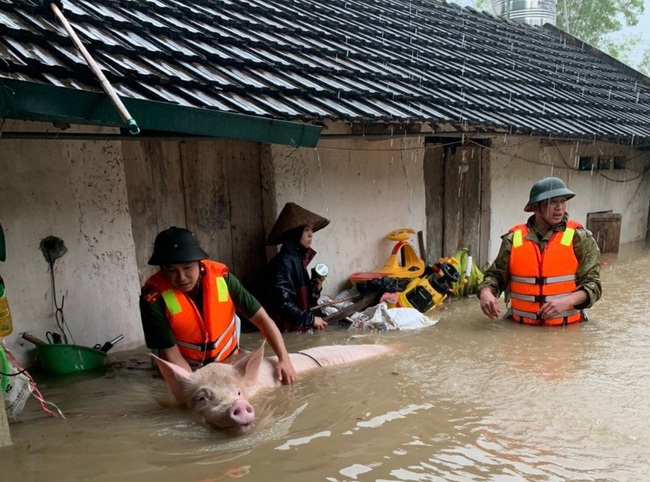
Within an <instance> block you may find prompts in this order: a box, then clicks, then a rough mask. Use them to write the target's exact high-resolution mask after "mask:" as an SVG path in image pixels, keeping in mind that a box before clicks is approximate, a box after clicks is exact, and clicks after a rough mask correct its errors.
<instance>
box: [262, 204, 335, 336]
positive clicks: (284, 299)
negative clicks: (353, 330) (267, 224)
mask: <svg viewBox="0 0 650 482" xmlns="http://www.w3.org/2000/svg"><path fill="white" fill-rule="evenodd" d="M329 223H330V221H329V220H328V219H325V218H324V217H322V216H319V215H318V214H316V213H313V212H311V211H309V210H307V209H305V208H303V207H301V206H299V205H297V204H295V203H292V202H289V203H287V204H286V205H285V206H284V208H282V211H281V212H280V215H279V216H278V219H277V221H276V222H275V224H274V225H273V228H272V229H271V233H270V234H269V236H268V238H267V241H266V244H267V245H276V244H282V246H281V248H280V251H279V252H278V254H276V255H275V256H274V257H273V258H272V259H271V261H270V262H269V265H268V267H267V273H266V275H267V277H266V287H267V289H266V292H267V303H266V305H267V308H268V309H269V311H270V314H271V317H272V318H273V319H274V320H275V322H276V323H277V324H278V326H279V327H280V329H281V330H282V331H307V330H310V329H316V330H322V329H324V328H325V327H326V326H327V322H326V321H324V320H323V318H322V317H320V316H318V315H317V314H316V313H314V311H311V310H310V308H312V307H313V306H315V305H316V302H317V301H318V297H319V296H320V292H321V290H322V283H323V281H324V279H325V277H326V276H327V272H326V268H325V271H323V270H320V272H317V271H316V269H312V272H311V277H310V276H309V274H308V272H307V266H308V265H309V263H310V262H311V261H312V260H313V259H314V257H315V256H316V251H314V250H313V249H312V247H311V244H312V240H313V235H314V233H315V232H316V231H319V230H321V229H323V228H324V227H325V226H327V225H328V224H329ZM318 266H319V268H323V267H324V265H318Z"/></svg>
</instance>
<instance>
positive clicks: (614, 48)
mask: <svg viewBox="0 0 650 482" xmlns="http://www.w3.org/2000/svg"><path fill="white" fill-rule="evenodd" d="M467 3H469V4H472V5H473V6H474V7H475V8H477V9H479V10H486V11H488V12H493V11H494V10H493V8H492V0H467V2H466V4H467ZM644 11H645V7H644V4H643V0H557V18H556V25H557V26H558V27H559V28H560V29H562V30H564V31H565V32H568V33H569V34H571V35H573V36H574V37H577V38H579V39H581V40H584V41H585V42H587V43H588V44H590V45H592V46H594V47H596V48H598V49H600V50H602V51H603V52H605V53H607V54H609V55H611V56H612V57H614V58H616V59H618V60H620V61H621V62H623V63H626V64H628V65H630V66H631V67H633V68H635V69H637V70H639V71H641V72H643V73H644V74H646V75H649V74H650V49H648V48H647V47H645V48H644V44H645V45H647V42H644V39H643V38H642V37H641V36H639V35H636V36H626V37H623V38H621V37H620V35H616V34H618V33H619V32H621V30H623V29H624V28H625V27H633V26H635V25H636V24H637V23H639V16H641V15H642V14H643V12H644ZM638 52H642V53H641V54H640V55H639V54H638ZM633 54H636V55H633Z"/></svg>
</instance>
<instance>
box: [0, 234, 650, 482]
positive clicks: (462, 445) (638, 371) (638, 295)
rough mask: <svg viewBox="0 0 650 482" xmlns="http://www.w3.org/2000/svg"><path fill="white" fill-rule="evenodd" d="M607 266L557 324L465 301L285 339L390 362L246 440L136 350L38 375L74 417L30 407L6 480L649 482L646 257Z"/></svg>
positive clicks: (316, 377)
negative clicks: (363, 350)
mask: <svg viewBox="0 0 650 482" xmlns="http://www.w3.org/2000/svg"><path fill="white" fill-rule="evenodd" d="M602 259H603V261H605V262H606V263H607V264H606V265H604V266H603V268H602V279H603V289H604V294H603V298H602V299H601V301H600V302H599V303H598V304H597V305H596V306H595V307H594V308H592V309H591V310H589V316H590V321H589V322H587V323H582V324H580V325H577V326H570V327H568V328H565V329H563V328H561V327H548V328H547V327H531V326H520V325H517V324H515V323H512V322H509V321H504V320H498V321H491V320H488V319H487V318H484V317H483V315H482V314H481V313H480V310H479V308H478V301H477V300H476V298H467V299H463V300H454V301H452V302H451V303H450V304H449V305H447V308H446V309H445V310H444V311H440V312H437V313H436V314H435V315H434V316H435V317H439V318H440V321H439V322H438V323H437V324H436V325H434V326H431V327H427V328H424V329H422V330H419V331H409V332H388V333H379V334H363V333H354V332H350V331H347V330H343V329H336V330H333V329H330V330H328V331H327V332H326V333H325V334H316V335H309V334H306V335H292V336H287V338H286V340H287V345H288V347H289V348H290V349H293V350H297V349H300V348H304V347H305V346H311V345H320V344H345V343H360V342H367V343H385V344H387V345H393V346H394V348H395V352H394V354H392V355H390V356H387V357H384V358H381V359H375V360H371V361H366V362H362V363H359V364H356V365H354V366H350V367H338V368H330V369H323V370H321V371H316V372H312V373H310V374H305V375H303V376H302V377H301V379H300V380H299V382H298V383H297V384H295V385H293V386H291V387H282V388H279V389H276V390H273V391H270V392H267V393H263V394H260V395H259V396H257V397H256V398H255V399H254V405H255V407H256V410H257V412H258V413H261V414H262V415H261V420H260V421H259V423H258V426H257V427H256V429H255V430H254V431H253V432H252V433H250V434H247V435H244V436H240V437H231V436H225V435H223V434H220V433H218V432H215V431H214V430H212V429H210V428H208V427H206V426H205V425H204V424H203V423H202V422H201V421H200V420H199V419H198V418H197V416H195V415H194V414H192V413H189V412H186V411H183V410H180V409H177V408H174V407H173V406H170V405H169V403H168V401H169V396H168V394H167V390H166V387H165V386H164V383H163V381H162V379H160V378H158V377H156V376H155V375H154V371H153V370H151V369H150V367H149V362H148V361H147V357H146V353H145V351H144V350H138V351H134V352H129V353H116V354H113V355H112V356H109V359H108V364H107V366H106V367H105V368H104V369H103V370H100V371H99V372H94V373H85V374H78V375H74V376H66V377H59V378H43V377H42V376H41V377H38V378H37V382H38V385H39V388H40V390H41V392H42V393H43V396H44V397H45V398H46V399H47V400H48V401H50V402H52V403H55V404H56V405H57V406H58V407H59V408H60V409H61V410H62V411H63V412H64V413H65V414H66V417H67V418H66V419H65V420H61V419H54V418H51V417H48V416H46V415H45V414H43V413H42V412H41V411H40V408H39V406H38V404H37V403H36V401H35V400H34V399H33V398H32V399H30V400H29V401H28V404H27V406H26V408H25V411H24V412H23V414H21V416H20V418H19V421H18V422H15V423H12V424H11V435H12V439H13V443H14V445H13V446H11V447H8V448H4V449H0V480H2V481H3V482H13V481H48V482H55V481H93V482H104V481H111V482H114V481H120V482H128V481H139V482H149V481H156V482H167V481H170V482H171V481H174V482H217V481H227V480H231V479H237V478H241V479H242V480H245V481H249V482H255V481H264V482H266V481H330V482H335V481H341V482H342V481H483V480H493V481H565V480H576V481H578V480H580V481H596V480H598V481H610V480H614V481H634V480H639V481H642V480H648V479H649V477H650V476H649V475H648V474H650V460H649V458H650V457H649V456H648V454H650V370H648V365H649V361H650V317H649V316H648V308H649V307H650V283H648V279H647V277H648V273H650V249H649V248H648V246H647V245H646V244H645V243H644V244H634V245H628V246H622V247H621V252H620V253H619V254H615V255H603V257H602ZM360 335H361V336H360ZM258 341H259V336H258V335H257V334H247V335H246V336H245V338H244V343H243V344H244V346H246V347H250V348H254V347H255V345H256V343H258Z"/></svg>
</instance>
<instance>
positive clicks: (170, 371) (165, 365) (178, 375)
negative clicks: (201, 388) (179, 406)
mask: <svg viewBox="0 0 650 482" xmlns="http://www.w3.org/2000/svg"><path fill="white" fill-rule="evenodd" d="M151 356H152V357H153V359H154V360H155V361H156V365H158V369H159V370H160V373H161V374H162V376H163V378H164V379H165V382H167V388H169V392H170V393H171V394H172V395H173V396H174V398H175V399H176V400H177V401H179V402H183V401H185V400H184V399H185V397H184V395H183V389H184V387H185V386H186V385H187V382H189V381H190V380H191V379H192V372H188V371H187V370H185V369H184V368H181V367H179V366H178V365H174V364H173V363H169V362H168V361H165V360H163V359H162V358H158V357H157V356H156V355H154V354H152V355H151Z"/></svg>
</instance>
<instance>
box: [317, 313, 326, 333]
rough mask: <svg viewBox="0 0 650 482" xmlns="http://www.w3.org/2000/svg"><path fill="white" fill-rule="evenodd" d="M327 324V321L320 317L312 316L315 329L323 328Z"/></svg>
mask: <svg viewBox="0 0 650 482" xmlns="http://www.w3.org/2000/svg"><path fill="white" fill-rule="evenodd" d="M326 326H327V321H325V320H324V319H322V318H321V317H320V316H314V329H315V330H324V329H325V327H326Z"/></svg>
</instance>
